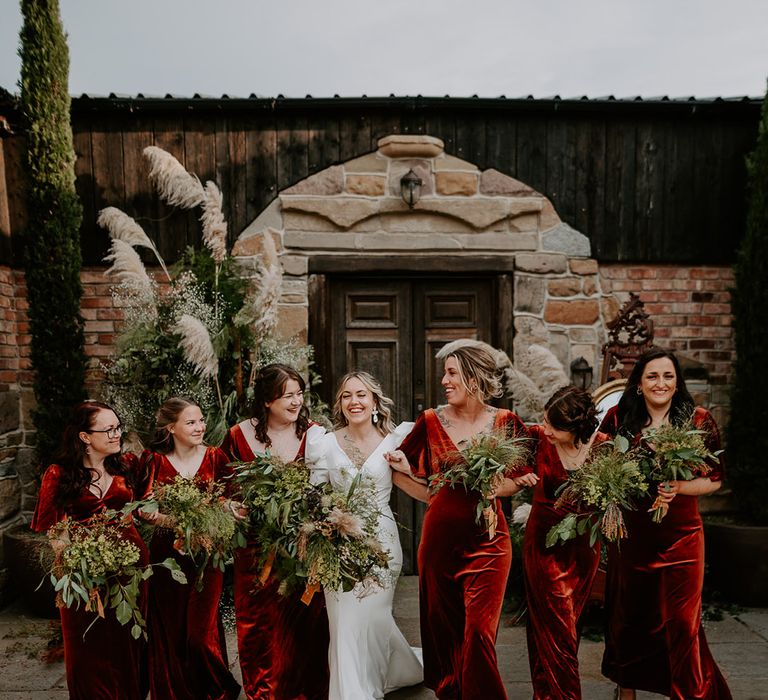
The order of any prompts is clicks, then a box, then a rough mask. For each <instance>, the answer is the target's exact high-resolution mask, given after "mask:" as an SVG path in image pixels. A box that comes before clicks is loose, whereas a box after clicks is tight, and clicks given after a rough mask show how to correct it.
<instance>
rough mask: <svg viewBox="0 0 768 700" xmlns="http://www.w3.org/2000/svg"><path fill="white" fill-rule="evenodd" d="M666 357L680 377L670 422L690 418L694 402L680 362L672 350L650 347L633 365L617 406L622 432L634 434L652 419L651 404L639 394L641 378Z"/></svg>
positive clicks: (631, 435) (632, 435) (628, 434)
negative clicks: (648, 405)
mask: <svg viewBox="0 0 768 700" xmlns="http://www.w3.org/2000/svg"><path fill="white" fill-rule="evenodd" d="M663 357H666V358H668V359H669V360H671V361H672V365H673V366H674V368H675V375H676V377H677V382H676V388H675V393H674V395H673V396H672V404H671V406H670V408H669V421H670V423H672V424H673V425H682V424H683V423H685V422H686V421H687V420H689V419H690V417H691V414H692V413H693V409H694V403H693V398H692V397H691V394H690V393H689V391H688V388H687V387H686V386H685V379H684V378H683V372H682V370H681V369H680V362H678V359H677V358H676V357H675V355H674V354H673V353H671V352H670V351H669V350H664V349H663V348H651V349H650V350H648V351H647V352H645V353H643V354H642V355H641V356H640V358H639V359H638V360H637V363H636V364H635V366H634V367H633V368H632V372H631V373H630V375H629V378H628V379H627V386H626V388H625V389H624V393H623V394H622V395H621V398H620V399H619V404H618V406H617V408H616V420H617V423H618V426H619V431H620V432H621V433H623V434H624V435H626V436H627V437H630V438H632V437H634V436H635V435H637V434H638V433H639V432H640V431H641V430H642V429H643V428H644V427H645V426H647V425H648V424H649V423H650V422H651V416H650V414H649V413H648V407H647V406H646V405H645V398H644V397H643V395H642V394H639V393H638V388H639V387H640V381H641V380H642V378H643V372H645V368H646V366H647V365H648V363H649V362H653V360H658V359H661V358H663Z"/></svg>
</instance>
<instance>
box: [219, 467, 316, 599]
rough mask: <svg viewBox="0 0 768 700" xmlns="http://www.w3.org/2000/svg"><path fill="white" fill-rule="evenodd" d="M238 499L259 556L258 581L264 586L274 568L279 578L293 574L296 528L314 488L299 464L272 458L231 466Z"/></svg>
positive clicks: (307, 473) (297, 531)
mask: <svg viewBox="0 0 768 700" xmlns="http://www.w3.org/2000/svg"><path fill="white" fill-rule="evenodd" d="M234 467H235V476H234V480H235V483H236V485H237V488H238V491H239V499H240V501H241V502H242V504H243V506H244V507H245V509H246V511H247V513H248V523H249V537H250V539H251V541H253V542H254V544H255V546H256V548H257V549H258V551H259V555H260V562H259V563H260V565H261V567H262V570H261V575H260V577H259V578H260V581H261V583H262V584H263V583H265V582H266V581H267V579H268V578H269V575H270V573H271V572H272V569H273V567H274V566H275V565H277V567H278V568H279V569H280V571H281V574H279V578H282V579H285V578H288V577H291V576H292V575H293V574H292V572H295V565H296V556H297V553H298V545H297V538H298V533H299V528H300V527H301V524H302V523H303V522H304V520H305V519H306V518H307V517H308V514H307V498H308V496H309V494H310V492H311V491H312V489H313V487H312V486H311V484H310V483H309V470H308V469H307V467H306V465H305V464H304V463H303V462H301V461H293V462H283V461H282V460H281V459H280V458H279V457H276V456H274V455H270V454H266V455H257V456H256V459H254V460H253V461H252V462H240V463H236V464H235V465H234Z"/></svg>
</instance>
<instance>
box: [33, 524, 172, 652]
mask: <svg viewBox="0 0 768 700" xmlns="http://www.w3.org/2000/svg"><path fill="white" fill-rule="evenodd" d="M124 517H125V516H123V515H121V514H117V513H114V512H106V513H103V514H100V515H96V516H93V517H92V518H91V519H90V520H88V521H87V522H78V521H75V520H71V519H65V520H62V521H60V522H58V523H56V525H54V526H53V527H51V528H50V530H48V538H49V540H50V541H51V544H52V545H53V547H54V551H55V553H56V556H55V559H54V563H53V570H52V572H51V583H52V584H53V587H54V590H55V591H56V592H57V594H58V595H57V604H58V605H59V606H60V607H66V608H72V607H75V608H79V607H80V603H84V604H85V609H86V610H88V611H91V612H95V613H96V615H97V616H98V617H101V618H104V617H105V616H106V611H107V610H110V609H114V611H115V617H116V618H117V621H118V622H119V623H120V624H121V625H125V624H127V623H128V622H130V621H133V625H132V627H131V635H132V636H133V638H134V639H138V638H139V636H141V635H142V634H143V635H144V637H145V638H146V636H147V635H146V622H145V620H144V617H143V615H142V614H141V610H140V609H139V586H140V584H141V581H145V580H146V579H148V578H149V577H150V576H151V575H152V567H151V565H147V566H141V565H140V564H139V560H140V558H141V553H140V551H139V548H138V547H137V546H136V545H135V544H134V543H133V542H131V541H130V540H128V539H126V538H125V533H124V529H125V523H123V522H121V519H122V518H124ZM157 566H163V567H165V568H166V569H169V570H170V572H171V576H173V578H174V580H176V581H178V582H179V583H186V582H187V580H186V577H185V576H184V573H183V572H182V571H181V570H180V569H179V565H178V564H177V563H176V562H175V561H174V560H173V559H166V560H165V561H164V562H162V563H160V564H157ZM98 617H97V618H94V622H95V621H96V619H98ZM89 629H90V627H89Z"/></svg>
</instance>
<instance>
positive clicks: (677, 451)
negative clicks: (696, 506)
mask: <svg viewBox="0 0 768 700" xmlns="http://www.w3.org/2000/svg"><path fill="white" fill-rule="evenodd" d="M705 435H706V432H705V431H703V430H697V429H696V428H694V427H693V426H692V425H691V424H690V423H686V424H684V425H679V426H678V425H672V424H671V423H670V424H667V425H662V426H661V427H659V428H652V429H651V430H647V431H646V432H645V433H644V434H643V445H644V446H645V449H644V450H643V457H642V467H643V471H644V472H645V474H646V477H647V479H648V480H649V481H652V482H655V483H659V484H664V483H666V482H668V481H691V480H692V479H695V478H697V477H700V476H706V475H707V474H709V472H710V471H712V468H711V467H710V466H709V464H708V463H707V460H709V459H716V458H717V455H718V454H720V452H719V451H718V453H717V454H712V453H710V451H709V450H708V449H707V446H706V444H705V442H704V437H705ZM662 488H664V487H663V486H662ZM668 510H669V504H668V503H665V502H664V501H663V500H661V498H660V497H659V496H657V497H656V500H654V502H653V505H652V506H651V507H650V509H649V511H648V512H649V513H652V517H653V522H655V523H660V522H661V521H662V520H663V519H664V516H665V515H666V514H667V511H668Z"/></svg>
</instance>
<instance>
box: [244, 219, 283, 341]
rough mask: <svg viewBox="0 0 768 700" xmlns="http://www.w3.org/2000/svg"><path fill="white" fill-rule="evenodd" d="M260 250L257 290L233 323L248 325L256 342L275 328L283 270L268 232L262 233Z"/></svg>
mask: <svg viewBox="0 0 768 700" xmlns="http://www.w3.org/2000/svg"><path fill="white" fill-rule="evenodd" d="M263 235H264V245H263V250H262V255H263V261H264V267H263V268H262V270H261V274H260V276H259V285H258V288H257V289H256V290H255V291H254V292H253V293H252V294H251V295H249V297H248V299H247V300H246V302H245V304H243V308H242V309H241V310H240V312H239V313H238V314H237V317H236V318H235V323H237V324H239V325H250V326H251V327H252V330H253V334H254V336H255V337H256V340H257V342H261V341H262V340H263V339H264V338H266V337H267V336H269V335H271V334H272V332H273V331H274V330H275V327H276V326H277V305H278V302H279V301H280V289H281V287H282V283H283V269H282V267H281V266H280V261H279V260H278V259H277V249H276V248H275V242H274V240H273V239H272V234H271V233H270V232H269V231H265V232H264V234H263Z"/></svg>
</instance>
